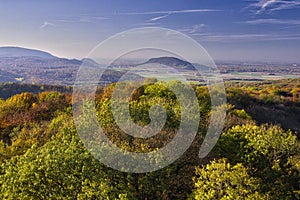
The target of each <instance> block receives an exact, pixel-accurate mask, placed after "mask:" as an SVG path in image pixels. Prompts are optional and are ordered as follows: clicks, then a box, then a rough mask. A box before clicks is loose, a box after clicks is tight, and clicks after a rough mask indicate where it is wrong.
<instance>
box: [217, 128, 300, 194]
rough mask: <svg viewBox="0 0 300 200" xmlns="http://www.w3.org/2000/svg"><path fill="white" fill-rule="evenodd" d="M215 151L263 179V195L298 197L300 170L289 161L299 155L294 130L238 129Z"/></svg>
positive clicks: (223, 140)
mask: <svg viewBox="0 0 300 200" xmlns="http://www.w3.org/2000/svg"><path fill="white" fill-rule="evenodd" d="M216 152H218V153H219V156H220V157H226V158H228V159H229V161H230V162H232V163H239V162H242V163H243V164H244V165H245V166H248V167H249V169H250V171H249V172H250V173H251V175H254V176H256V177H259V178H261V179H262V181H263V185H262V189H263V190H264V192H269V193H271V194H272V196H273V197H274V198H281V199H293V198H295V191H297V190H299V182H297V179H298V178H299V172H300V171H298V170H295V168H294V167H293V166H292V165H291V164H290V163H289V160H290V159H291V158H293V157H294V156H297V155H299V143H298V141H297V138H296V136H295V135H294V134H293V133H292V132H291V131H284V130H282V129H281V128H280V127H278V126H266V125H262V126H255V125H243V126H235V127H233V128H232V129H230V130H228V131H227V132H225V133H223V134H222V137H221V139H220V140H219V142H218V145H217V147H216ZM291 168H293V173H290V170H291ZM275 188H276V189H275Z"/></svg>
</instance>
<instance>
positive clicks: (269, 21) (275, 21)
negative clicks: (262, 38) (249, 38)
mask: <svg viewBox="0 0 300 200" xmlns="http://www.w3.org/2000/svg"><path fill="white" fill-rule="evenodd" d="M245 23H247V24H254V25H256V24H288V25H300V20H283V19H256V20H250V21H246V22H245Z"/></svg>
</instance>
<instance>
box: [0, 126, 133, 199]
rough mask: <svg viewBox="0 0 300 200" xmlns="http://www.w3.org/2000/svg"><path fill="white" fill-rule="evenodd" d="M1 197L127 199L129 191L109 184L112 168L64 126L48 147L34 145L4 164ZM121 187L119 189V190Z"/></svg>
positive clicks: (72, 129)
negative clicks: (94, 155)
mask: <svg viewBox="0 0 300 200" xmlns="http://www.w3.org/2000/svg"><path fill="white" fill-rule="evenodd" d="M2 169H3V171H2V174H1V175H0V191H1V192H0V199H21V198H22V199H119V197H120V199H127V198H125V197H128V198H129V197H130V193H129V192H130V190H129V189H128V188H127V191H125V190H124V191H122V190H121V189H120V188H122V186H121V187H118V186H117V185H116V186H115V187H112V186H111V185H110V175H112V174H109V173H111V170H109V169H107V168H105V167H103V166H102V164H101V163H99V162H98V161H97V160H95V159H94V158H93V157H92V156H91V155H90V154H89V153H88V152H87V151H86V149H85V148H84V146H83V145H82V144H81V142H80V140H79V138H78V137H77V136H76V135H75V128H74V127H73V126H72V127H69V126H68V127H64V128H62V129H61V130H60V137H58V139H55V140H53V141H51V142H49V143H47V144H46V145H45V146H43V147H41V148H38V147H37V146H36V145H33V146H32V147H31V149H29V150H28V151H27V152H26V153H25V154H24V155H23V156H20V157H14V158H12V159H11V160H10V161H9V162H7V163H5V164H3V165H2ZM117 188H119V189H120V190H119V189H117Z"/></svg>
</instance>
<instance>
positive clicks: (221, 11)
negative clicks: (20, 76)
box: [0, 0, 300, 62]
mask: <svg viewBox="0 0 300 200" xmlns="http://www.w3.org/2000/svg"><path fill="white" fill-rule="evenodd" d="M149 26H155V27H164V28H170V29H174V30H177V31H180V32H182V33H185V34H187V35H188V36H190V37H192V38H193V39H195V40H196V41H198V42H199V43H200V44H201V45H202V46H203V47H205V48H206V49H207V51H208V52H209V54H210V55H211V56H212V57H213V58H214V59H215V60H237V61H239V60H241V61H271V62H277V61H282V62H300V56H299V55H300V0H186V1H183V0H181V1H179V0H161V1H154V0H152V1H150V0H147V1H146V0H113V1H108V0H107V1H102V0H98V1H84V0H73V1H66V0H52V1H43V0H41V1H37V0H27V1H21V0H19V1H17V0H15V1H9V0H2V1H0V46H22V47H28V48H35V49H41V50H45V51H48V52H51V53H52V54H54V55H57V56H60V57H68V58H83V57H85V56H86V55H87V54H88V53H89V51H90V50H91V49H93V47H95V46H96V45H97V44H98V43H100V42H101V41H103V40H105V39H106V38H108V37H110V36H111V35H113V34H116V33H119V32H121V31H125V30H128V29H131V28H138V27H149Z"/></svg>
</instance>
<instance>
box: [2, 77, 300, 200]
mask: <svg viewBox="0 0 300 200" xmlns="http://www.w3.org/2000/svg"><path fill="white" fill-rule="evenodd" d="M168 84H177V85H175V86H176V87H182V88H184V87H185V86H184V85H183V84H182V83H179V82H170V83H168ZM114 87H115V85H114V84H111V85H109V86H107V87H101V88H100V87H99V89H98V90H97V95H96V97H95V100H96V106H95V108H96V111H97V118H98V122H99V123H100V124H101V126H102V128H103V129H104V132H105V134H106V136H107V137H108V138H109V139H110V140H111V141H112V142H113V143H114V144H116V145H117V146H118V147H120V148H123V149H126V150H128V151H135V152H149V151H153V150H155V149H157V148H161V147H163V146H165V145H166V144H168V143H169V142H170V141H171V140H172V139H173V137H174V134H175V133H176V130H177V129H178V127H179V123H180V119H181V112H180V106H179V103H178V100H177V98H176V96H175V95H174V94H173V93H172V92H171V91H170V90H168V89H167V88H166V87H164V86H163V84H161V82H155V83H150V84H146V85H144V86H143V87H140V88H139V89H137V90H135V91H134V92H133V93H132V95H131V98H130V103H129V107H130V114H131V117H132V120H133V121H134V122H135V123H137V124H139V125H142V126H144V125H147V124H148V123H149V122H150V117H149V108H150V107H151V106H152V105H155V104H156V103H157V102H160V103H162V105H163V107H164V108H165V109H166V110H167V123H166V124H165V126H164V127H163V129H162V130H161V132H160V133H159V134H157V135H155V136H153V137H150V138H148V139H145V140H141V139H140V138H134V137H131V136H129V135H127V134H126V133H124V132H123V131H122V130H120V128H119V127H118V125H117V124H116V123H115V121H114V117H113V115H112V112H111V96H112V91H113V90H114ZM128 87H129V88H130V87H134V84H133V85H130V84H129V85H128ZM15 88H19V89H18V90H17V91H19V93H18V94H15V93H14V92H12V91H11V90H13V91H16V90H15ZM45 88H46V89H45ZM193 88H194V90H195V93H196V95H197V98H198V102H199V110H200V114H201V121H200V123H199V129H198V133H197V135H196V137H195V140H194V142H193V143H192V145H191V146H190V148H189V149H188V150H187V151H186V152H185V153H184V155H182V156H181V157H180V158H179V159H178V160H177V161H176V162H175V163H173V164H171V165H169V166H168V167H165V168H163V169H161V170H158V171H155V172H149V173H140V174H137V173H125V172H120V171H117V170H114V169H112V168H109V167H107V166H105V165H104V164H102V163H100V162H99V161H98V160H96V159H95V158H94V157H93V156H92V155H91V154H90V153H89V151H88V150H87V149H86V148H85V146H84V145H83V143H82V141H81V140H80V138H79V136H78V133H77V131H76V127H75V125H74V121H73V115H72V104H71V102H72V101H71V95H70V90H69V89H64V90H63V89H62V90H55V89H58V88H55V87H50V86H49V87H48V88H47V87H46V86H43V87H42V88H41V86H38V87H37V88H34V86H31V87H29V86H28V85H17V84H16V85H13V87H12V86H11V85H9V87H8V86H7V85H1V86H0V91H1V95H2V99H1V100H0V199H133V200H135V199H163V200H167V199H272V200H273V199H299V198H300V184H299V181H300V154H299V147H300V146H299V139H298V138H297V133H298V134H299V130H300V112H299V109H300V79H290V80H280V81H274V82H262V83H228V84H227V86H226V90H227V102H228V103H227V117H226V123H225V125H224V129H223V133H222V135H221V138H220V139H219V141H218V143H217V145H216V146H215V148H214V149H213V151H212V152H211V153H210V154H209V155H208V156H207V157H205V158H204V159H200V158H199V157H198V154H199V149H200V146H201V143H202V141H203V138H204V137H205V133H206V130H207V127H208V124H209V121H210V110H211V104H210V96H209V93H208V90H207V88H206V87H204V86H193ZM31 89H32V90H31ZM4 93H5V94H4ZM8 94H11V95H8ZM75 103H76V102H75Z"/></svg>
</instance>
